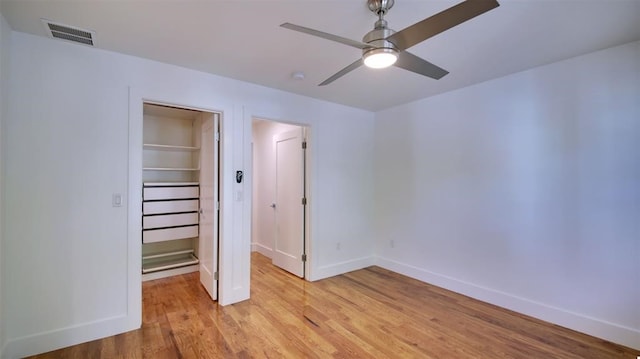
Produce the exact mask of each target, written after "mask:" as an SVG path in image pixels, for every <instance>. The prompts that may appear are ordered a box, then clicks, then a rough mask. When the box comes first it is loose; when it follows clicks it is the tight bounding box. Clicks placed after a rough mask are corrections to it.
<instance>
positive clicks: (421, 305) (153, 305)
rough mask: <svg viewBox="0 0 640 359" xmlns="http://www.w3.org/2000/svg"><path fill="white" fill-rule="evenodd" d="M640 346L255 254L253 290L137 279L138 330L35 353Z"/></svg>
mask: <svg viewBox="0 0 640 359" xmlns="http://www.w3.org/2000/svg"><path fill="white" fill-rule="evenodd" d="M638 355H640V351H637V350H633V349H630V348H626V347H623V346H619V345H616V344H613V343H610V342H607V341H604V340H601V339H597V338H594V337H590V336H588V335H584V334H580V333H577V332H574V331H571V330H568V329H565V328H561V327H558V326H555V325H552V324H549V323H545V322H542V321H539V320H536V319H533V318H530V317H526V316H523V315H520V314H517V313H514V312H510V311H507V310H505V309H501V308H498V307H495V306H492V305H489V304H486V303H483V302H479V301H477V300H474V299H471V298H468V297H465V296H462V295H459V294H455V293H452V292H449V291H447V290H444V289H441V288H438V287H434V286H431V285H428V284H425V283H422V282H419V281H416V280H413V279H410V278H407V277H404V276H402V275H399V274H396V273H393V272H390V271H387V270H384V269H381V268H379V267H370V268H367V269H363V270H359V271H355V272H351V273H348V274H345V275H341V276H337V277H333V278H329V279H325V280H322V281H318V282H314V283H309V282H305V281H303V280H300V279H298V278H296V277H294V276H292V275H290V274H288V273H286V272H284V271H282V270H280V269H279V268H276V267H274V266H273V265H271V262H270V260H269V259H268V258H266V257H264V256H262V255H260V254H257V253H254V254H253V255H252V270H251V299H250V300H249V301H245V302H242V303H238V304H234V305H230V306H226V307H221V306H218V305H217V303H215V302H212V301H211V300H210V299H209V297H208V296H207V294H206V292H205V291H204V289H203V288H202V287H201V285H200V283H199V281H198V274H197V273H192V274H187V275H182V276H176V277H171V278H165V279H159V280H155V281H150V282H145V283H144V284H143V325H142V328H141V329H138V330H135V331H132V332H128V333H124V334H120V335H117V336H114V337H109V338H105V339H102V340H96V341H93V342H89V343H85V344H80V345H76V346H73V347H69V348H65V349H61V350H57V351H53V352H50V353H46V354H42V355H38V356H35V357H33V358H83V359H84V358H492V359H493V358H527V359H531V358H630V359H635V358H636V356H638Z"/></svg>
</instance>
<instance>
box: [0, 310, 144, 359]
mask: <svg viewBox="0 0 640 359" xmlns="http://www.w3.org/2000/svg"><path fill="white" fill-rule="evenodd" d="M136 322H137V321H136V320H132V319H131V318H129V317H128V316H126V315H122V316H118V317H113V318H108V319H104V320H98V321H95V322H89V323H84V324H80V325H76V326H73V327H67V328H62V329H56V330H52V331H49V332H43V333H38V334H34V335H30V336H26V337H22V338H17V339H12V340H9V341H8V342H7V343H6V344H5V348H4V350H3V353H2V354H3V355H2V358H4V359H17V358H24V357H27V356H32V355H36V354H41V353H46V352H50V351H52V350H57V349H60V348H66V347H69V346H72V345H76V344H81V343H86V342H89V341H92V340H96V339H101V338H105V337H109V336H112V335H116V334H120V333H124V332H128V331H130V330H135V329H138V328H137V327H131V326H132V323H136Z"/></svg>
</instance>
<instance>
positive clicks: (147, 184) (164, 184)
mask: <svg viewBox="0 0 640 359" xmlns="http://www.w3.org/2000/svg"><path fill="white" fill-rule="evenodd" d="M199 184H200V182H167V181H165V182H142V185H143V186H145V187H168V186H197V185H199Z"/></svg>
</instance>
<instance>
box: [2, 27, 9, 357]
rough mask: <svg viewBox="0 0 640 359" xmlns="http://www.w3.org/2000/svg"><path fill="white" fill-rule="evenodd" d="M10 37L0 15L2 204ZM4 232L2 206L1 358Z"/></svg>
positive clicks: (4, 324) (3, 336)
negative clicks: (4, 129)
mask: <svg viewBox="0 0 640 359" xmlns="http://www.w3.org/2000/svg"><path fill="white" fill-rule="evenodd" d="M10 35H11V29H10V28H9V25H8V24H7V22H6V21H5V19H4V17H3V16H2V14H0V203H2V199H3V192H4V188H3V181H2V177H3V173H4V161H3V160H2V158H3V157H2V155H3V151H2V148H3V147H4V139H3V135H4V133H3V131H2V129H3V127H4V125H3V124H4V121H5V118H6V113H7V101H6V96H7V86H8V85H7V84H8V82H9V81H8V78H9V49H10V47H9V43H10ZM3 231H4V226H3V225H2V206H0V357H2V352H3V348H4V344H5V331H6V328H5V327H6V321H5V320H4V313H5V310H4V299H3V283H4V279H3V278H4V277H3V276H4V275H6V273H7V272H6V271H5V270H4V265H5V261H4V259H3V257H4V251H3V247H4V243H3Z"/></svg>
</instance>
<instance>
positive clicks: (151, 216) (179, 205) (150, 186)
mask: <svg viewBox="0 0 640 359" xmlns="http://www.w3.org/2000/svg"><path fill="white" fill-rule="evenodd" d="M143 111H144V113H143V157H142V163H143V169H142V170H143V175H142V179H143V183H142V273H143V276H142V278H143V280H150V279H157V278H162V277H167V276H171V275H177V274H184V273H189V272H196V271H200V273H201V281H202V282H203V284H204V285H205V287H206V288H207V290H208V291H209V293H210V294H211V295H212V297H214V299H215V294H214V292H215V288H212V286H213V285H214V284H215V282H214V280H215V276H216V272H217V227H218V226H217V223H218V207H219V205H217V203H218V143H219V135H218V133H219V132H218V122H219V120H218V116H219V115H218V114H217V113H210V112H202V111H195V110H190V109H182V108H175V107H169V106H162V105H156V104H149V103H145V104H144V107H143ZM205 282H207V283H205Z"/></svg>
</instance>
